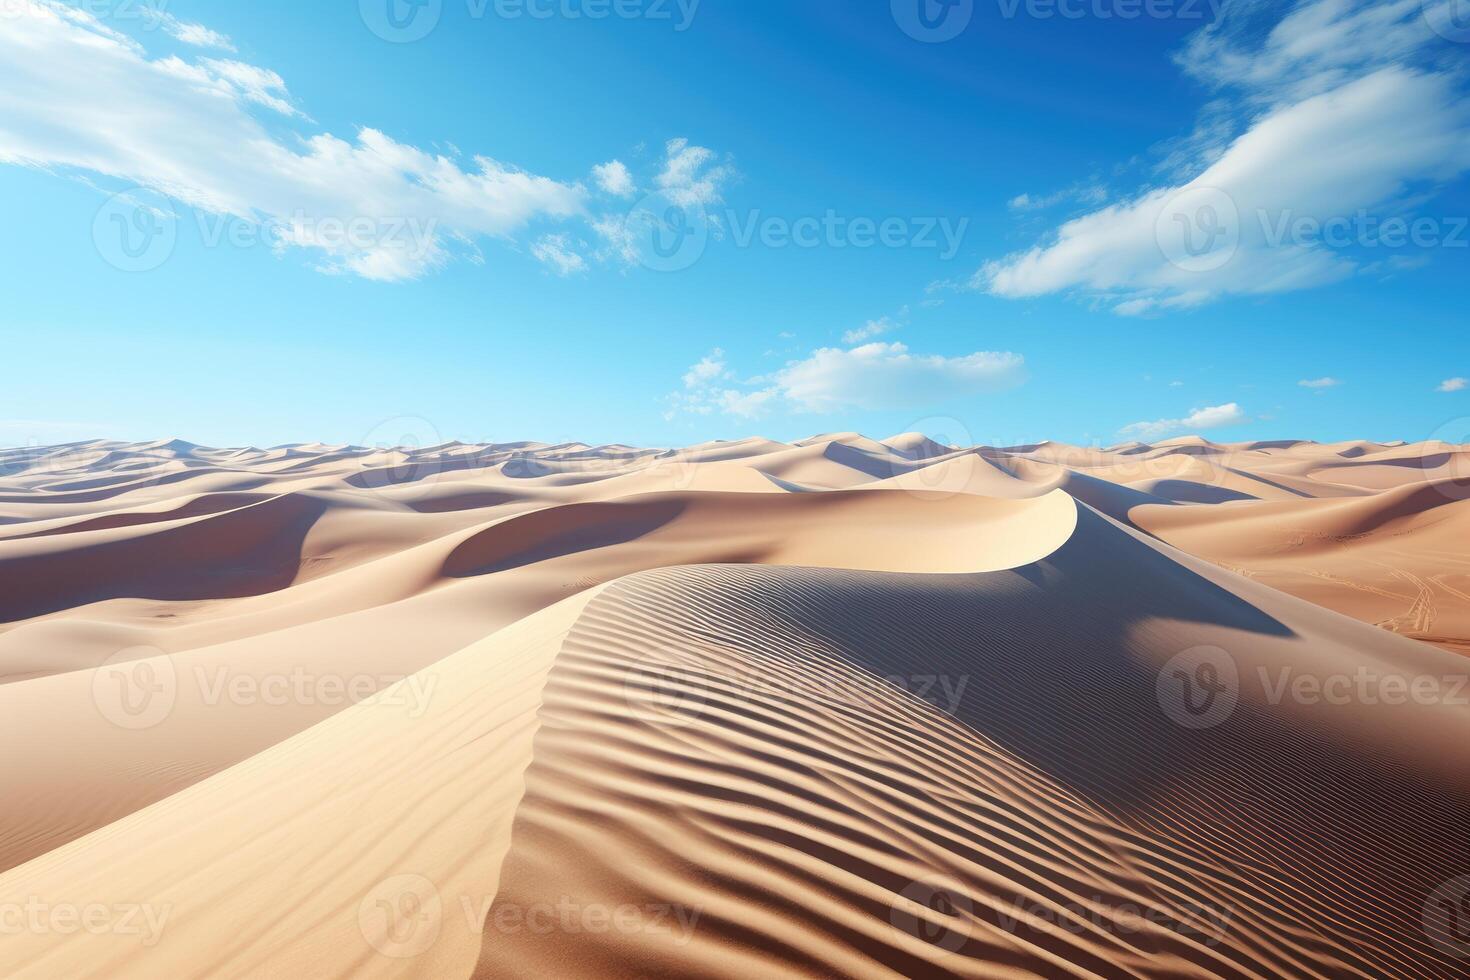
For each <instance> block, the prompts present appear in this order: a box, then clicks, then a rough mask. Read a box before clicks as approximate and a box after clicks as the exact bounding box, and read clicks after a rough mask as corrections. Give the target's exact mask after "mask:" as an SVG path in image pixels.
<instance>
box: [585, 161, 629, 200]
mask: <svg viewBox="0 0 1470 980" xmlns="http://www.w3.org/2000/svg"><path fill="white" fill-rule="evenodd" d="M592 178H593V179H594V180H595V181H597V186H598V187H601V188H602V189H603V190H605V191H607V192H608V193H609V194H613V195H616V196H617V197H628V196H630V195H631V194H632V193H633V192H634V191H635V190H637V189H638V188H637V185H636V184H634V183H633V174H632V173H631V172H630V171H629V170H628V167H627V165H626V164H624V163H623V161H621V160H609V161H608V162H607V163H599V164H598V165H597V166H595V167H593V168H592Z"/></svg>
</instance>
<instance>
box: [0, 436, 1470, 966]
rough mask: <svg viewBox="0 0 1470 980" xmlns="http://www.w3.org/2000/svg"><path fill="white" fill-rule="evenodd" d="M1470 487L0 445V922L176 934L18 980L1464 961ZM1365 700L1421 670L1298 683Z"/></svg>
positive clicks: (74, 958)
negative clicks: (1398, 693)
mask: <svg viewBox="0 0 1470 980" xmlns="http://www.w3.org/2000/svg"><path fill="white" fill-rule="evenodd" d="M1467 488H1470V449H1467V448H1466V447H1457V446H1448V445H1446V444H1443V443H1424V444H1413V445H1411V444H1378V443H1371V442H1366V441H1359V442H1353V443H1342V444H1333V445H1320V444H1316V443H1311V442H1306V441H1295V440H1284V441H1272V442H1256V443H1237V444H1216V443H1211V442H1208V441H1206V440H1203V439H1198V438H1188V439H1176V440H1168V441H1165V442H1160V443H1156V444H1145V443H1130V444H1127V445H1125V446H1118V447H1109V448H1097V447H1077V446H1066V445H1063V444H1059V443H1050V442H1048V443H1040V444H1035V445H1028V446H1011V447H984V446H981V447H961V446H944V445H941V444H939V443H937V442H934V441H933V440H930V439H928V438H927V437H924V436H921V435H918V434H912V433H910V434H904V435H900V436H895V437H891V438H888V439H883V440H872V439H867V438H866V437H863V436H861V435H859V434H856V433H836V434H831V435H826V436H820V437H814V438H813V439H809V440H803V441H801V442H799V443H794V444H784V443H776V442H772V441H769V440H761V439H750V440H743V441H741V442H735V443H710V444H704V445H701V446H694V447H689V448H686V449H679V450H667V449H663V450H660V449H638V448H635V447H627V446H611V447H595V446H588V445H584V444H581V443H568V444H560V445H545V444H539V443H504V444H492V445H469V444H464V443H450V444H446V445H444V446H436V447H430V448H424V449H405V448H394V449H373V448H366V447H350V446H328V445H322V444H302V445H296V446H286V447H276V448H273V449H211V448H208V447H203V446H197V445H194V444H191V443H185V442H183V441H180V440H172V441H159V442H156V443H148V444H138V445H126V444H118V443H101V442H96V443H80V444H74V445H72V446H65V447H39V448H35V447H32V448H26V449H23V450H0V574H3V576H4V581H5V583H6V585H7V588H6V589H5V590H4V592H3V595H0V736H3V737H4V744H6V745H7V746H9V747H10V750H9V751H7V752H6V753H5V754H4V755H3V756H0V782H3V784H4V785H5V786H6V787H7V803H8V804H9V805H8V806H7V807H6V808H4V810H3V812H0V911H5V910H10V909H18V910H21V911H26V910H28V909H30V908H31V907H32V906H34V904H35V903H36V902H37V901H40V902H42V903H43V904H45V905H46V907H47V908H51V909H54V908H58V907H59V908H63V909H66V908H72V909H78V908H83V907H91V906H97V907H100V908H104V909H107V910H112V911H113V912H114V913H116V912H117V911H118V910H121V909H124V908H134V909H135V911H137V914H136V915H135V916H134V918H133V920H131V921H133V922H144V923H147V922H148V921H149V920H148V918H147V916H146V915H143V914H142V913H144V912H151V913H153V915H154V919H155V924H156V925H157V926H158V928H157V929H155V930H152V931H151V932H148V931H146V930H145V932H146V935H148V936H151V937H152V939H153V941H152V942H149V943H147V944H146V945H145V944H144V943H143V941H142V939H141V938H140V936H139V934H138V932H137V931H136V930H125V929H123V928H121V927H117V928H106V929H98V930H96V931H89V930H85V929H72V930H70V931H62V930H60V929H59V928H57V927H55V924H54V922H51V925H50V926H48V927H47V928H43V929H37V928H34V927H31V928H28V929H22V930H21V931H20V932H19V933H14V934H11V933H7V935H6V936H5V938H4V941H3V942H0V972H4V973H5V974H6V975H16V976H38V977H39V976H47V977H49V976H58V975H67V976H98V977H101V976H109V977H110V976H133V975H136V976H159V975H178V976H190V975H220V976H261V975H303V974H306V975H313V976H318V975H320V976H361V975H383V976H423V975H434V976H470V975H478V976H487V977H489V976H495V977H503V976H528V977H529V976H546V975H556V976H568V977H576V976H588V977H591V976H630V977H632V976H647V975H663V976H694V975H699V976H731V977H735V976H737V975H738V976H742V977H745V976H749V975H751V974H752V973H757V974H758V975H771V976H832V975H848V976H931V975H933V976H942V975H954V976H985V977H991V976H1107V977H1113V976H1120V977H1121V976H1132V977H1138V976H1160V977H1162V976H1191V977H1196V976H1197V977H1209V976H1220V977H1274V976H1302V977H1308V976H1312V977H1327V976H1358V977H1380V976H1394V977H1425V978H1429V977H1446V976H1470V955H1461V947H1460V946H1459V945H1457V943H1458V942H1459V940H1458V939H1457V938H1456V935H1457V934H1456V933H1455V932H1454V922H1453V920H1450V919H1447V918H1446V916H1447V915H1449V914H1450V912H1451V911H1452V910H1453V908H1454V902H1455V900H1456V898H1457V896H1458V898H1460V899H1463V897H1464V894H1463V893H1462V892H1457V891H1456V887H1457V886H1456V884H1455V883H1456V882H1457V881H1459V880H1461V879H1460V878H1459V876H1463V875H1470V844H1467V842H1466V840H1465V838H1464V833H1463V830H1464V814H1465V813H1466V812H1470V806H1467V804H1470V776H1467V773H1470V766H1467V765H1466V763H1467V762H1470V749H1467V746H1470V706H1467V705H1465V704H1464V703H1463V702H1461V701H1458V700H1457V699H1455V698H1454V697H1453V696H1451V692H1450V690H1449V689H1450V688H1451V687H1452V686H1453V684H1454V682H1455V679H1456V678H1463V677H1464V676H1465V675H1466V673H1467V669H1470V668H1467V663H1466V661H1465V653H1467V652H1470V559H1467V557H1466V556H1465V554H1464V552H1463V548H1460V547H1458V546H1457V544H1456V542H1457V541H1462V540H1465V537H1464V532H1465V531H1466V530H1470V528H1467V527H1466V521H1467V520H1470V510H1467V507H1470V504H1467V503H1466V498H1467V496H1470V490H1467ZM1217 672H1224V673H1225V675H1227V676H1228V677H1229V679H1230V683H1229V684H1227V685H1226V686H1224V687H1220V688H1219V689H1218V691H1216V692H1215V693H1221V692H1223V694H1222V697H1221V698H1220V699H1219V700H1218V701H1217V700H1216V698H1215V697H1214V695H1213V694H1211V695H1210V696H1209V697H1208V698H1207V699H1206V701H1205V704H1206V705H1207V706H1213V707H1206V708H1204V709H1200V710H1201V711H1204V712H1205V714H1203V715H1201V714H1200V713H1199V712H1197V711H1196V708H1197V707H1198V706H1197V705H1196V703H1195V702H1194V701H1193V700H1192V693H1191V692H1192V690H1193V689H1192V688H1190V687H1189V686H1188V685H1189V683H1190V681H1191V680H1195V681H1198V680H1200V679H1202V678H1204V679H1211V678H1216V679H1217V678H1218V676H1220V675H1219V674H1218V673H1217ZM1364 676H1367V677H1370V678H1371V677H1376V678H1380V680H1381V679H1382V678H1384V677H1388V678H1401V679H1407V680H1409V681H1434V682H1436V683H1438V684H1441V685H1442V686H1441V687H1439V688H1436V689H1435V690H1436V692H1437V696H1436V697H1434V698H1429V699H1425V698H1409V699H1391V698H1383V697H1374V698H1368V697H1365V696H1363V695H1362V694H1356V695H1353V696H1351V697H1349V698H1347V699H1346V700H1341V699H1334V698H1325V699H1324V698H1323V697H1320V696H1317V697H1308V696H1305V695H1302V694H1300V693H1293V692H1298V691H1299V689H1298V688H1296V687H1293V686H1292V682H1293V679H1302V678H1305V679H1306V680H1308V681H1312V680H1317V681H1319V682H1320V681H1321V680H1322V679H1323V678H1326V679H1328V680H1329V681H1333V680H1336V679H1338V678H1347V679H1349V680H1350V679H1351V678H1353V677H1357V678H1362V677H1364ZM1282 678H1285V680H1283V679H1282ZM1180 679H1182V680H1183V681H1184V683H1185V686H1184V687H1183V688H1182V689H1180V690H1176V689H1175V687H1174V686H1171V685H1177V683H1178V680H1180ZM1214 682H1215V681H1213V680H1212V681H1211V683H1214ZM1227 688H1228V690H1227ZM1201 690H1206V692H1207V693H1208V689H1207V688H1201ZM1376 690H1377V689H1375V691H1376ZM1385 690H1386V688H1385ZM1181 691H1182V694H1181ZM1193 693H1196V694H1197V693H1198V692H1197V691H1196V692H1193ZM1181 697H1182V698H1183V700H1182V701H1181V700H1180V698H1181ZM1464 880H1465V881H1467V882H1470V878H1467V879H1464ZM1467 890H1470V889H1467ZM159 916H162V918H163V919H164V920H166V921H163V922H161V923H159V922H156V920H157V919H158V917H159ZM7 921H9V920H7ZM48 921H50V920H48ZM109 921H111V920H109ZM547 922H550V923H552V927H551V928H550V929H549V931H547V930H542V929H539V928H537V927H536V926H537V925H538V924H545V923H547ZM113 924H114V925H116V923H113ZM1464 953H1466V954H1470V948H1466V949H1465V950H1464Z"/></svg>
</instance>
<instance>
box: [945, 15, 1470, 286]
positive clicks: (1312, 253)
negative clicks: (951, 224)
mask: <svg viewBox="0 0 1470 980" xmlns="http://www.w3.org/2000/svg"><path fill="white" fill-rule="evenodd" d="M1425 2H1426V3H1427V4H1428V5H1429V6H1430V7H1433V8H1436V9H1437V8H1438V7H1439V6H1440V5H1442V4H1444V3H1448V2H1450V0H1425ZM1422 6H1423V5H1421V3H1420V2H1419V0H1394V2H1389V3H1376V2H1369V0H1305V2H1302V3H1299V4H1297V5H1296V6H1295V7H1294V8H1292V9H1291V11H1290V12H1289V13H1287V14H1286V15H1285V16H1284V17H1282V16H1280V14H1279V10H1280V5H1278V4H1275V3H1269V4H1263V3H1244V2H1240V3H1235V4H1233V5H1231V6H1229V7H1227V8H1226V11H1225V15H1224V16H1223V17H1222V18H1221V20H1220V21H1218V22H1217V23H1216V24H1214V25H1211V26H1210V27H1208V28H1205V29H1204V30H1202V31H1200V32H1198V33H1196V34H1195V35H1194V36H1193V37H1192V38H1191V40H1190V41H1189V42H1188V43H1187V44H1186V46H1185V47H1184V49H1183V51H1182V52H1181V54H1180V56H1179V59H1178V60H1179V63H1180V65H1181V66H1182V67H1183V69H1184V70H1185V71H1186V72H1187V73H1189V74H1191V75H1193V76H1195V77H1196V78H1198V79H1200V80H1201V81H1204V82H1205V83H1206V84H1208V85H1210V86H1212V87H1213V88H1215V89H1216V90H1217V95H1216V97H1215V98H1214V100H1213V101H1212V102H1211V103H1210V105H1209V107H1208V123H1207V124H1202V126H1201V128H1200V129H1199V130H1197V132H1196V136H1195V137H1194V138H1193V139H1192V140H1190V141H1186V143H1185V145H1184V146H1183V147H1181V148H1179V149H1177V150H1176V155H1178V154H1183V156H1182V157H1179V158H1178V159H1175V160H1174V161H1173V164H1172V169H1174V170H1175V171H1183V172H1185V173H1186V174H1188V175H1189V177H1188V179H1185V180H1183V181H1182V182H1179V183H1174V184H1171V185H1168V186H1162V187H1154V188H1145V189H1143V190H1141V191H1140V192H1138V193H1137V194H1135V195H1134V196H1132V197H1131V198H1129V199H1127V200H1123V201H1120V202H1118V203H1116V204H1113V205H1111V206H1109V207H1106V208H1102V209H1100V210H1096V211H1093V212H1091V213H1089V214H1086V215H1083V216H1081V217H1079V218H1076V219H1074V220H1071V221H1068V222H1066V223H1064V224H1062V225H1060V226H1059V227H1057V228H1056V230H1055V231H1054V233H1053V234H1052V235H1051V236H1050V237H1049V239H1048V240H1047V241H1045V242H1043V243H1041V244H1038V245H1036V246H1035V247H1034V248H1031V249H1029V250H1026V251H1023V252H1019V253H1016V254H1013V255H1010V256H1007V257H1005V258H1002V259H998V260H995V261H992V262H989V263H987V264H986V265H984V266H983V267H982V268H981V269H980V270H979V272H977V274H976V276H975V277H974V279H973V280H972V283H971V285H972V286H973V287H975V288H979V289H983V290H986V291H989V292H991V293H993V294H994V295H997V296H1003V297H1012V298H1017V297H1030V296H1041V295H1045V294H1048V293H1057V292H1080V293H1082V294H1084V295H1089V296H1091V297H1093V298H1095V299H1099V300H1101V301H1103V302H1104V303H1105V304H1106V305H1108V306H1111V307H1112V309H1113V310H1114V311H1115V312H1117V313H1119V314H1122V315H1140V314H1145V313H1158V312H1162V311H1166V310H1177V309H1186V308H1189V307H1193V306H1199V305H1201V304H1204V303H1208V302H1211V301H1214V300H1217V299H1219V298H1221V297H1224V296H1230V295H1252V294H1265V293H1278V292H1285V291H1289V290H1296V289H1304V288H1308V287H1312V286H1316V285H1320V284H1323V283H1327V282H1332V281H1334V280H1337V279H1341V278H1343V277H1345V276H1349V275H1352V274H1353V273H1354V272H1355V270H1356V269H1357V264H1356V260H1355V259H1354V258H1353V257H1352V256H1351V255H1350V254H1347V253H1345V252H1344V250H1342V249H1338V248H1330V247H1328V246H1327V245H1325V244H1323V243H1322V241H1321V240H1320V239H1317V238H1313V237H1312V236H1310V235H1297V234H1295V233H1293V232H1291V230H1290V229H1291V228H1292V227H1294V223H1295V222H1297V221H1299V220H1301V219H1307V220H1308V221H1310V222H1314V223H1315V225H1316V226H1317V227H1320V226H1322V225H1323V224H1325V223H1327V222H1330V221H1336V220H1342V219H1344V218H1345V217H1346V216H1352V215H1356V214H1358V213H1359V212H1362V211H1366V210H1369V209H1375V210H1376V211H1378V212H1379V213H1380V217H1381V216H1386V215H1395V214H1399V213H1401V212H1404V211H1406V210H1408V209H1409V204H1408V202H1407V193H1408V191H1409V190H1410V189H1411V188H1413V189H1414V190H1415V192H1416V193H1417V192H1420V191H1422V189H1423V188H1425V187H1428V188H1429V189H1431V190H1432V189H1433V188H1434V187H1435V186H1437V185H1439V184H1442V183H1443V182H1445V181H1447V180H1449V179H1452V178H1454V177H1455V176H1457V175H1459V174H1460V173H1462V172H1464V171H1465V170H1466V169H1467V168H1470V105H1467V100H1466V99H1465V98H1464V83H1463V78H1462V76H1461V75H1460V74H1459V73H1458V72H1455V71H1453V70H1450V69H1447V68H1444V67H1442V65H1441V64H1440V61H1439V55H1438V54H1437V52H1439V51H1440V50H1441V47H1442V42H1441V41H1440V39H1439V38H1438V36H1437V35H1435V34H1434V32H1433V31H1432V30H1431V29H1430V27H1429V26H1428V24H1427V23H1426V19H1425V16H1423V13H1424V11H1423V10H1422V9H1421V7H1422ZM1266 17H1274V18H1276V20H1275V22H1274V25H1272V26H1269V27H1267V28H1266V29H1263V28H1262V25H1261V23H1260V22H1261V20H1262V19H1263V18H1266ZM1021 204H1022V205H1025V206H1029V205H1030V204H1031V199H1029V198H1027V199H1026V200H1025V201H1022V202H1021ZM1283 229H1284V230H1283Z"/></svg>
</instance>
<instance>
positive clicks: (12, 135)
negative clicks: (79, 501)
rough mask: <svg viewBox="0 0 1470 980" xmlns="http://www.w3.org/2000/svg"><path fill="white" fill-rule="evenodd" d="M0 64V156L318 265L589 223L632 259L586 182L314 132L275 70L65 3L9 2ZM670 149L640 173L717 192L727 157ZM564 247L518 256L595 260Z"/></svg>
mask: <svg viewBox="0 0 1470 980" xmlns="http://www.w3.org/2000/svg"><path fill="white" fill-rule="evenodd" d="M151 16H152V17H153V19H154V21H155V23H154V24H153V25H151V26H153V27H154V28H155V29H157V28H161V29H162V30H163V31H164V32H166V33H168V34H170V35H172V36H174V37H175V38H177V39H178V40H180V41H182V42H184V43H186V44H190V45H193V46H196V47H201V48H210V49H214V50H217V51H232V50H234V45H233V44H232V43H231V42H230V40H229V38H227V37H225V36H224V35H222V34H219V33H217V32H215V31H212V30H210V29H209V28H207V27H205V26H204V25H202V24H194V23H187V22H183V21H180V20H178V19H177V18H174V17H172V15H169V14H167V13H164V12H162V11H161V10H160V11H157V12H155V13H153V14H152V15H151ZM145 33H146V32H145ZM0 64H4V65H5V66H6V67H5V82H4V84H3V85H0V163H4V164H15V165H21V166H29V167H36V168H41V169H45V170H49V171H53V172H57V173H62V174H73V175H75V176H77V177H78V178H80V179H83V180H87V181H89V182H92V183H95V184H98V185H99V186H103V187H104V189H106V190H114V189H115V190H118V191H122V192H131V191H132V190H134V189H135V188H142V189H144V190H145V191H149V192H155V193H156V194H162V195H165V196H167V197H168V198H170V199H171V201H172V202H174V203H176V204H178V205H182V206H183V209H184V213H187V211H188V209H194V210H195V211H196V212H198V213H200V214H204V215H209V216H214V217H217V218H224V219H228V220H232V221H239V222H242V223H245V224H248V225H251V226H253V227H256V228H264V229H269V232H270V233H269V235H262V236H259V237H258V238H257V239H256V240H266V241H269V243H270V244H271V245H272V247H274V248H276V249H277V250H279V251H286V250H299V251H303V252H305V253H307V254H311V255H314V256H315V257H316V259H317V267H318V268H320V269H321V270H322V271H324V272H330V273H350V274H354V275H358V276H362V277H365V278H369V279H377V280H383V281H401V280H411V279H416V278H419V277H421V276H423V275H424V274H425V273H427V272H429V271H431V270H433V269H436V268H438V267H440V266H442V265H444V264H445V263H446V262H448V261H450V260H451V259H452V258H454V257H455V256H456V255H459V254H463V255H467V256H468V257H470V258H472V259H475V260H478V259H479V257H480V253H479V243H480V240H481V239H485V238H500V239H513V238H515V237H516V236H518V235H520V234H522V233H524V232H528V231H531V230H533V228H534V226H535V225H537V224H541V225H545V224H548V223H551V222H558V223H566V222H569V221H581V220H584V219H585V220H586V221H587V222H588V227H589V229H590V230H591V231H592V232H593V233H595V234H596V235H597V237H598V239H599V240H601V241H602V243H603V245H602V247H601V248H599V249H598V250H596V251H595V252H593V253H590V254H592V255H595V257H597V258H599V259H604V260H615V261H617V262H619V264H623V263H624V262H625V261H626V260H627V259H628V257H629V255H630V254H633V252H632V244H631V242H630V241H628V236H627V229H626V227H625V224H624V222H622V221H620V220H619V219H617V218H612V217H604V218H596V219H593V218H589V217H588V213H587V209H588V204H589V201H590V200H591V198H592V196H593V191H589V189H588V188H587V187H586V186H584V185H583V184H582V183H581V182H565V181H561V180H557V179H554V178H551V177H544V176H539V175H537V174H533V173H530V172H527V171H525V170H522V169H520V168H518V167H515V166H512V165H510V164H507V163H504V162H501V161H499V160H497V159H495V158H493V157H490V156H486V155H478V156H473V157H470V158H469V160H468V162H466V161H464V160H463V159H462V158H461V155H460V153H459V152H458V151H457V150H455V151H452V153H448V154H446V153H444V152H437V151H430V150H425V149H421V148H419V147H416V146H413V145H410V144H406V143H402V142H399V141H398V140H395V139H394V138H393V137H391V136H390V135H388V134H387V133H385V132H382V131H380V130H378V129H373V128H371V127H363V128H361V129H358V130H357V131H356V132H355V133H354V134H352V135H351V136H349V137H345V138H344V137H339V136H336V135H333V134H331V133H327V132H312V131H311V128H312V127H311V119H310V117H309V116H308V115H307V113H306V112H305V110H304V109H303V108H302V107H301V106H300V105H299V104H298V102H297V101H296V100H295V99H294V98H293V97H292V95H291V92H290V90H289V89H288V87H287V84H286V81H285V80H284V79H283V78H282V77H281V76H280V75H279V74H277V73H276V72H274V71H272V70H270V69H269V68H265V67H262V66H260V65H255V64H250V63H247V62H245V61H239V60H229V59H221V58H211V57H200V58H189V57H183V56H180V55H177V54H170V55H167V56H161V57H154V56H151V55H150V54H149V53H148V51H147V50H146V48H145V47H144V45H143V44H142V43H141V41H140V40H139V39H136V38H133V37H130V36H128V35H126V34H124V33H122V32H120V31H118V30H116V29H114V28H113V27H112V26H109V25H108V24H105V23H103V22H102V21H101V20H99V19H98V18H96V17H94V16H92V15H91V14H89V13H88V12H87V11H86V10H84V9H83V8H81V7H76V6H72V5H69V4H66V3H61V2H59V0H8V4H7V9H6V12H5V29H4V31H3V32H0ZM98 93H106V96H107V97H106V98H99V96H98ZM665 150H666V153H665V157H664V159H663V161H662V162H661V164H660V169H659V170H658V171H657V172H656V173H655V174H653V175H652V176H651V177H650V179H651V180H652V181H653V182H654V183H656V184H657V186H658V187H659V188H661V189H662V190H663V191H664V192H665V193H666V194H667V195H668V196H669V197H670V198H671V199H674V200H677V201H679V202H688V203H691V204H711V203H714V202H717V201H719V200H720V194H721V190H722V188H723V187H724V186H725V184H726V183H727V182H728V180H729V179H730V178H731V176H732V175H733V173H734V170H733V167H732V166H731V164H730V163H729V162H728V161H727V160H725V159H722V158H721V157H720V156H719V154H717V153H715V151H713V150H710V149H708V148H706V147H702V146H696V145H693V144H691V143H690V141H689V140H687V139H683V138H679V139H674V140H671V141H669V142H668V144H667V146H666V148H665ZM591 183H592V185H593V186H594V188H595V190H596V191H600V192H601V193H603V194H606V195H611V196H613V197H627V196H630V195H631V194H633V193H635V192H636V190H637V187H638V181H637V180H635V178H634V176H633V174H632V173H631V171H630V170H629V168H628V167H627V166H626V165H625V164H623V163H622V162H621V161H619V160H609V161H607V162H606V163H602V164H599V165H597V166H596V167H594V168H593V171H592V181H591ZM108 185H111V186H108ZM343 229H345V230H346V233H343V232H342V230H343ZM573 239H574V236H572V235H569V234H567V233H564V232H552V231H546V230H544V229H542V230H541V232H540V235H539V237H537V238H536V239H535V240H534V242H533V243H531V244H529V245H528V247H527V250H528V251H529V252H530V253H531V254H532V255H533V256H534V257H535V258H536V259H538V260H539V261H541V262H543V263H545V264H547V266H548V267H550V268H551V269H553V270H554V271H556V272H557V273H558V274H561V275H569V274H572V273H575V272H580V271H582V270H584V269H585V268H587V266H588V255H585V254H583V253H582V251H580V250H579V249H577V248H575V247H574V246H573Z"/></svg>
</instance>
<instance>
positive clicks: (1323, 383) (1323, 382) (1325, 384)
mask: <svg viewBox="0 0 1470 980" xmlns="http://www.w3.org/2000/svg"><path fill="white" fill-rule="evenodd" d="M1297 384H1299V385H1301V386H1302V387H1303V388H1336V387H1337V386H1338V385H1340V384H1342V382H1341V381H1339V380H1338V379H1337V378H1313V379H1310V380H1304V381H1298V382H1297Z"/></svg>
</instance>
